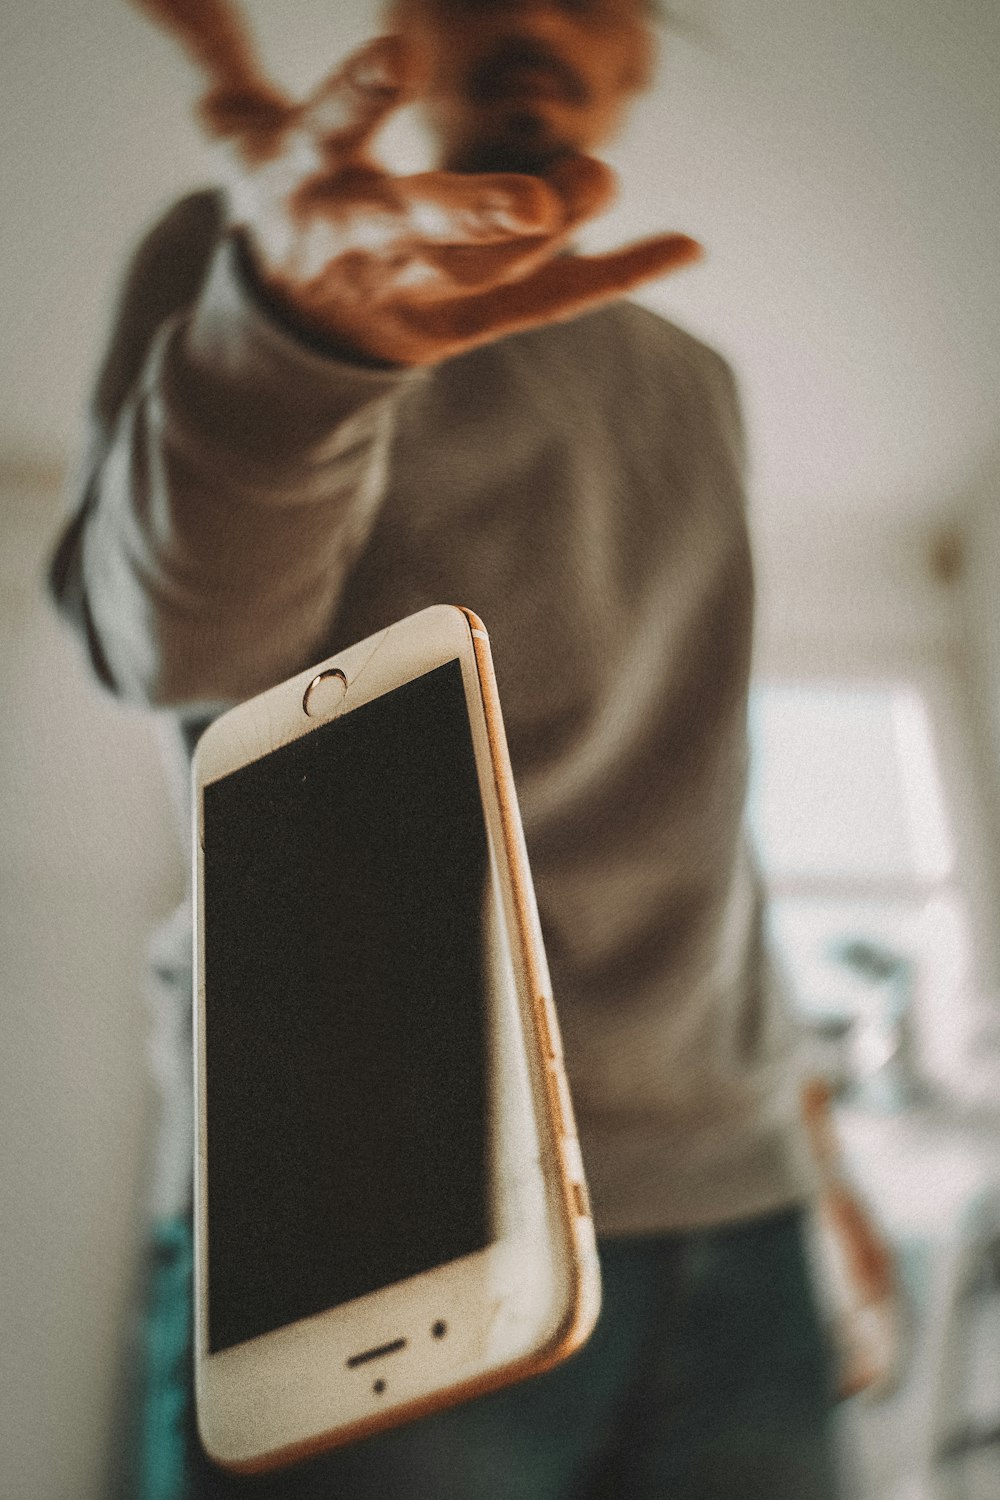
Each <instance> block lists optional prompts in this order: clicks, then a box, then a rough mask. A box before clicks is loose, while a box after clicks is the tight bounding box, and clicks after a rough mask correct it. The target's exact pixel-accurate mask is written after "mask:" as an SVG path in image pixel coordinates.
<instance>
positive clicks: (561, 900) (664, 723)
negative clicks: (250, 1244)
mask: <svg viewBox="0 0 1000 1500" xmlns="http://www.w3.org/2000/svg"><path fill="white" fill-rule="evenodd" d="M742 461H743V453H742V433H741V426H740V418H739V410H738V405H737V399H736V394H735V390H734V384H733V380H732V377H731V374H730V372H729V370H728V368H727V366H726V365H725V364H724V362H723V361H722V360H721V359H720V358H719V356H718V355H716V354H715V353H713V352H712V351H711V350H709V349H707V348H706V347H705V346H704V345H702V344H700V343H699V342H697V341H696V340H695V339H693V338H692V337H691V336H690V335H688V334H686V333H684V332H682V331H681V330H679V329H678V328H676V327H673V326H672V325H671V324H669V323H667V322H665V321H663V320H662V319H660V318H657V317H655V316H654V315H653V314H651V313H649V312H647V311H645V310H644V309H641V308H639V307H637V306H634V305H632V304H629V303H626V302H619V303H616V304H614V305H612V306H609V307H606V308H604V309H602V310H599V311H597V312H593V313H590V314H587V315H585V316H582V317H578V318H576V319H573V320H571V321H568V322H563V323H557V324H554V325H551V326H549V327H547V328H543V329H539V330H536V331H532V332H528V333H522V334H517V335H515V336H512V337H509V338H506V339H503V340H501V341H499V342H497V343H495V344H492V345H489V346H487V347H484V348H481V349H477V350H475V351H473V352H471V353H469V354H466V355H464V356H461V357H459V358H456V359H452V360H449V361H447V362H445V363H443V364H441V365H439V366H436V367H434V368H433V369H430V370H421V371H400V370H382V369H371V368H367V367H364V366H362V365H360V364H357V365H356V364H352V363H349V362H346V361H343V360H340V359H337V358H334V357H333V356H332V355H331V354H330V352H329V351H328V350H325V349H322V348H319V347H317V348H310V347H308V346H307V344H306V343H305V342H304V341H303V340H302V339H301V338H298V337H296V336H294V335H292V334H291V333H290V332H288V331H287V330H285V329H284V328H283V327H281V326H280V325H279V323H278V322H277V321H275V320H274V319H273V318H272V317H271V316H270V314H269V313H268V312H267V311H265V309H264V308H263V307H262V305H261V304H260V302H259V301H258V299H257V298H256V297H255V295H254V293H253V291H252V289H251V287H250V284H249V282H248V280H247V278H246V276H245V275H244V274H243V269H242V267H241V264H240V259H239V254H238V248H237V246H236V245H235V243H234V241H233V240H232V239H231V238H229V237H228V236H226V235H225V234H224V233H223V230H222V225H221V223H220V208H219V202H218V199H217V198H216V197H215V196H214V195H212V194H207V193H206V194H200V195H197V196H195V197H193V198H189V199H187V200H185V201H184V202H182V203H181V204H180V205H178V207H177V208H175V209H174V210H173V212H172V213H171V214H170V215H168V217H167V218H166V219H165V220H164V221H163V222H162V223H161V224H160V225H159V226H158V227H157V228H156V229H155V230H154V231H153V232H152V234H151V236H150V237H149V238H148V239H147V241H146V242H145V244H144V245H143V246H142V247H141V249H140V250H139V252H138V255H137V257H136V259H135V261H134V262H133V265H132V268H131V271H130V274H129V277H128V279H127V281H126V285H125V288H124V291H123V295H122V301H121V305H120V308H119V311H118V315H117V319H116V325H115V329H114V332H113V337H112V340H111V344H110V348H109V351H108V354H107V357H106V360H105V363H104V366H103V369H102V372H101V375H100V379H99V381H98V384H97V389H96V393H95V397H94V402H93V407H92V418H91V437H90V443H89V446H88V450H87V454H86V458H85V462H84V464H83V470H82V473H81V476H80V480H79V486H78V492H77V494H76V497H75V507H74V519H73V520H72V521H71V522H70V524H69V526H68V528H67V530H66V533H65V534H64V537H63V539H62V542H61V544H60V547H59V550H58V552H57V555H56V558H55V561H54V564H53V570H52V579H53V585H54V588H55V591H56V594H57V596H58V598H59V600H60V602H61V606H62V608H63V609H64V611H65V612H66V613H67V614H68V615H69V616H70V617H71V618H72V619H73V620H74V621H75V623H76V625H77V627H78V629H79V630H80V631H81V633H82V634H83V636H84V637H85V639H86V641H87V643H88V646H89V650H90V654H91V659H92V661H93V663H94V666H95V668H96V670H97V672H98V674H99V675H100V676H101V678H102V679H103V680H104V681H105V682H106V683H107V684H108V685H109V686H110V687H112V688H113V689H114V690H115V691H116V692H118V693H119V694H121V695H123V696H125V697H127V698H129V699H133V700H138V701H140V702H144V703H149V704H153V705H157V706H161V707H169V708H171V709H173V710H176V713H177V719H178V723H179V724H181V725H182V726H183V727H184V728H185V729H186V731H187V738H188V740H189V741H190V740H191V739H192V738H193V737H194V735H195V734H196V733H197V732H198V729H199V728H200V725H201V724H202V723H203V722H204V720H205V718H206V717H209V716H211V714H212V713H214V712H217V711H218V710H219V708H221V707H224V706H226V705H227V704H229V703H231V702H234V701H237V700H239V699H241V698H244V697H247V696H249V695H250V694H253V693H256V692H258V691H259V690H261V689H263V688H266V687H269V686H271V685H272V684H273V683H275V682H278V681H280V680H281V679H282V678H283V677H286V676H288V675H290V674H292V673H294V672H297V671H300V670H302V669H303V668H304V667H307V666H309V665H310V664H311V663H312V662H313V661H315V660H317V659H319V658H321V657H323V656H326V655H328V654H330V653H331V652H333V651H335V650H338V649H339V648H341V647H343V646H346V645H349V644H350V643H352V642H353V641H356V640H359V639H361V638H362V637H364V636H366V635H368V634H370V633H371V632H372V631H375V630H378V629H380V628H381V627H383V626H385V625H387V624H389V623H391V622H392V621H393V620H397V619H399V618H401V617H403V616H405V615H408V614H410V613H412V612H413V611H415V610H418V609H421V608H423V607H424V606H425V605H428V604H434V603H457V604H464V605H468V606H470V607H471V608H472V609H474V610H475V611H476V612H477V613H478V614H479V615H481V616H482V618H483V619H484V621H485V622H486V625H487V628H488V630H489V632H490V637H491V641H492V645H493V652H494V657H495V661H496V668H497V676H498V681H499V687H500V694H501V699H502V702H503V707H504V716H505V721H506V725H507V731H508V738H509V742H510V752H511V758H512V762H513V767H514V774H515V779H516V782H517V787H518V792H519V796H520V802H521V811H522V816H523V820H524V827H525V835H526V839H527V844H528V851H529V856H530V859H531V865H532V871H533V875H534V879H535V885H536V890H537V895H538V902H539V909H540V913H541V920H542V927H543V931H544V936H545V942H546V948H547V951H548V956H549V963H550V968H551V971H552V979H553V985H554V989H555V997H556V1004H557V1007H558V1010H559V1015H560V1021H561V1024H562V1028H563V1033H564V1041H565V1047H566V1056H567V1064H568V1069H569V1076H570V1081H571V1085H572V1089H573V1095H574V1100H575V1104H576V1109H577V1114H578V1121H579V1127H580V1135H581V1142H582V1145H583V1151H584V1157H585V1162H586V1167H587V1172H588V1178H589V1181H590V1186H591V1191H592V1195H593V1200H594V1210H595V1217H596V1221H597V1225H598V1228H599V1230H601V1231H603V1232H606V1233H607V1232H612V1233H645V1232H649V1231H657V1230H674V1229H681V1228H687V1227H694V1226H697V1225H702V1224H711V1223H719V1222H725V1221H727V1220H738V1219H743V1218H747V1217H751V1216H754V1215H757V1214H760V1213H764V1212H767V1211H769V1210H773V1209H777V1208H780V1207H783V1206H785V1205H787V1204H789V1203H791V1202H794V1201H796V1200H799V1199H801V1198H803V1197H804V1196H805V1195H806V1193H807V1192H808V1191H809V1186H810V1183H811V1175H810V1172H809V1168H808V1163H807V1155H806V1150H805V1147H804V1144H803V1140H802V1136H801V1131H800V1128H799V1124H798V1110H797V1101H796V1090H795V1079H794V1070H793V1056H792V1053H793V1048H792V1033H791V1026H790V1022H789V1019H788V1016H787V1014H786V1011H785V1007H784V1003H783V998H782V995H781V992H780V986H779V985H778V983H777V982H776V978H775V975H774V972H773V970H772V968H771V966H770V964H769V962H768V958H767V953H766V949H765V945H764V942H763V926H762V903H761V895H760V888H759V883H758V881H757V878H756V875H755V872H754V869H753V865H752V861H751V859H750V857H749V855H748V851H747V846H746V841H745V838H744V831H743V799H744V789H745V772H746V754H747V751H746V730H745V719H746V695H747V683H748V672H749V665H750V646H751V616H752V581H751V563H750V553H749V546H748V540H747V532H746V524H745V516H744V502H743V491H742V482H741V468H742ZM183 967H184V966H183V962H182V961H181V959H180V958H178V960H177V965H176V972H183ZM182 988H183V986H182ZM178 1003H179V1004H181V1005H185V1006H186V1005H187V1004H189V997H187V996H183V998H180V999H179V1000H178ZM178 1035H179V1036H181V1037H183V1035H184V1031H183V1028H179V1029H178ZM185 1072H186V1069H185V1068H184V1067H181V1068H180V1070H179V1072H178V1077H180V1076H181V1075H182V1074H184V1073H185ZM187 1108H188V1105H187V1103H186V1101H185V1102H184V1103H183V1104H182V1105H181V1111H182V1113H184V1112H186V1110H187ZM184 1170H186V1166H185V1168H184Z"/></svg>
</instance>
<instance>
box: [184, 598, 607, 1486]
mask: <svg viewBox="0 0 1000 1500" xmlns="http://www.w3.org/2000/svg"><path fill="white" fill-rule="evenodd" d="M455 658H457V659H458V660H459V662H460V663H461V669H462V677H463V682H464V685H465V693H466V702H467V705H468V709H469V723H470V727H471V732H472V741H473V748H474V753H475V760H476V766H477V771H478V776H479V784H480V788H481V791H482V796H483V807H484V814H485V822H486V828H487V836H488V843H489V848H490V862H491V869H492V872H493V876H494V890H495V891H496V892H497V902H496V907H497V910H496V915H497V919H498V922H499V926H500V929H502V931H501V933H500V943H499V946H500V947H501V948H502V949H503V955H502V956H501V957H500V958H499V959H498V962H501V963H503V964H504V966H505V974H507V975H508V978H509V988H510V995H511V1003H510V1004H509V1005H507V1004H506V1003H505V1005H504V1008H503V1015H502V1016H500V1017H498V1018H497V1019H498V1020H499V1021H500V1025H499V1029H498V1032H497V1035H498V1037H499V1038H500V1040H499V1042H498V1044H497V1055H498V1056H503V1058H504V1082H503V1089H502V1091H501V1090H498V1091H497V1093H498V1097H499V1096H502V1098H503V1100H504V1101H505V1102H504V1104H503V1106H502V1108H503V1110H504V1120H503V1139H504V1141H505V1142H506V1143H507V1144H506V1145H505V1147H504V1149H505V1151H508V1152H509V1159H507V1158H505V1160H506V1166H505V1174H506V1175H505V1178H504V1181H505V1185H506V1189H507V1191H508V1197H507V1199H506V1200H505V1207H504V1208H503V1210H502V1212H501V1214H500V1219H501V1222H502V1225H503V1228H502V1233H501V1237H500V1238H499V1239H498V1240H497V1241H495V1242H494V1243H493V1244H491V1245H489V1246H487V1247H486V1248H485V1249H483V1250H479V1251H476V1252H474V1253H473V1254H471V1255H466V1256H463V1257H462V1258H461V1259H459V1260H456V1261H452V1262H450V1263H448V1264H446V1265H443V1266H439V1267H436V1268H434V1269H433V1270H430V1271H425V1272H423V1273H421V1274H420V1275H418V1276H415V1277H411V1278H409V1279H408V1280H406V1281H403V1282H400V1283H397V1284H396V1285H394V1286H390V1287H386V1288H383V1289H381V1290H379V1291H378V1292H375V1293H372V1294H370V1295H368V1296H365V1297H359V1298H357V1299H355V1300H354V1301H352V1302H349V1303H346V1304H342V1305H341V1306H339V1307H335V1308H332V1309H329V1310H328V1311H325V1312H322V1313H319V1314H317V1315H315V1316H313V1317H310V1318H306V1319H303V1320H301V1321H300V1322H297V1323H294V1324H291V1325H289V1326H287V1327H284V1328H281V1329H278V1330H276V1331H274V1332H272V1333H268V1334H264V1335H261V1336H260V1337H257V1338H254V1339H250V1340H248V1341H247V1342H246V1343H243V1344H240V1345H237V1346H236V1347H234V1348H231V1349H225V1350H222V1351H218V1352H216V1353H209V1351H208V1345H207V1295H208V1287H207V1279H208V1278H207V1246H206V1205H207V1155H206V1151H207V1142H206V1099H205V1059H204V1009H205V985H204V924H203V920H202V899H201V893H202V891H203V870H204V847H203V846H204V839H203V828H202V795H201V793H202V788H203V787H204V786H205V785H206V784H208V783H210V782H212V781H215V780H217V779H218V778H219V777H221V776H224V775H226V774H228V773H229V772H231V771H234V770H236V769H238V768H239V767H240V766H243V765H246V764H248V763H249V762H251V761H254V760H257V759H259V758H260V757H262V756H263V755H266V754H268V753H269V752H271V751H273V750H276V749H278V748H280V747H281V746H283V745H286V744H288V743H290V742H291V741H292V740H295V739H297V738H299V737H300V736H301V735H303V734H308V733H309V732H310V731H311V730H313V729H315V728H317V727H318V725H319V723H323V722H327V720H326V719H320V720H316V719H313V718H310V717H309V715H308V714H307V713H306V712H305V711H304V699H305V695H306V693H307V690H308V688H309V685H310V683H311V682H312V681H313V680H314V679H315V677H316V676H317V675H318V674H319V673H321V672H324V671H330V670H332V669H336V670H337V671H338V672H339V673H342V674H343V676H344V678H345V680H346V683H347V691H346V694H345V696H344V698H343V700H342V702H341V704H340V705H339V706H338V707H337V708H336V709H335V710H334V712H333V713H332V714H330V715H329V717H337V716H339V715H340V714H343V713H349V712H351V711H352V710H353V709H355V708H357V707H360V706H361V705H362V704H364V703H367V702H369V701H371V700H372V699H374V698H376V697H379V696H380V695H381V694H383V693H385V692H388V691H391V690H392V689H393V688H395V687H399V686H402V685H403V684H404V683H405V682H408V681H411V680H412V679H413V678H415V677H418V676H421V675H422V674H424V673H425V672H428V671H431V670H433V668H434V667H436V666H439V665H442V664H443V663H444V662H446V661H450V660H453V659H455ZM193 786H194V796H193V821H194V838H193V849H194V889H195V902H194V909H195V928H196V930H195V990H194V1006H195V1015H194V1021H195V1108H196V1133H195V1142H196V1161H195V1288H196V1296H195V1388H196V1402H197V1413H198V1425H199V1431H200V1434H201V1438H202V1441H203V1443H204V1445H205V1448H206V1451H207V1452H208V1453H209V1455H210V1456H211V1457H212V1458H213V1459H215V1461H217V1462H219V1463H221V1464H223V1465H225V1466H227V1467H230V1468H233V1469H237V1470H244V1471H252V1470H257V1469H261V1468H266V1467H271V1466H273V1465H274V1464H277V1463H281V1462H287V1461H291V1460H292V1459H294V1458H296V1457H298V1456H304V1455H306V1454H308V1453H311V1452H315V1451H318V1450H320V1449H322V1448H324V1447H328V1446H332V1445H333V1444H335V1443H337V1442H343V1441H348V1440H350V1439H351V1438H354V1437H360V1436H363V1435H365V1434H367V1433H368V1432H371V1431H375V1430H378V1429H379V1428H382V1427H386V1426H389V1425H393V1424H394V1423H396V1422H399V1421H402V1420H406V1419H407V1418H409V1417H412V1416H415V1415H419V1414H421V1413H422V1412H428V1411H431V1410H434V1409H436V1408H438V1407H441V1406H444V1405H448V1404H451V1403H452V1402H454V1401H455V1400H459V1399H462V1398H463V1397H464V1396H467V1395H472V1394H476V1393H477V1392H479V1391H485V1390H488V1389H491V1388H494V1387H496V1386H498V1385H501V1384H505V1383H507V1382H508V1381H510V1380H512V1379H516V1378H518V1377H519V1376H521V1375H527V1374H531V1373H535V1372H536V1371H539V1370H541V1369H544V1368H547V1367H548V1366H549V1365H551V1364H554V1363H556V1362H557V1361H558V1360H559V1359H560V1358H562V1357H564V1356H565V1355H566V1354H568V1353H570V1352H572V1350H573V1349H574V1348H576V1347H577V1346H578V1344H579V1343H580V1342H582V1340H583V1339H584V1338H585V1337H586V1335H587V1333H588V1332H589V1330H590V1328H591V1326H592V1324H593V1321H594V1319H595V1318H596V1313H597V1306H598V1302H599V1281H598V1272H597V1261H596V1250H595V1247H594V1239H593V1225H592V1222H591V1220H590V1218H589V1212H588V1209H587V1201H586V1190H585V1187H584V1183H583V1173H582V1167H581V1164H580V1158H579V1148H578V1146H577V1142H576V1137H575V1132H574V1127H573V1123H572V1110H571V1107H570V1105H569V1101H568V1092H567V1089H566V1083H565V1077H564V1075H563V1070H562V1061H561V1049H560V1046H559V1038H558V1027H557V1024H556V1021H555V1016H554V1012H553V1009H552V1000H551V993H550V989H549V984H548V975H547V971H546V969H545V960H544V951H543V949H542V945H541V937H540V930H539V926H538V918H537V911H536V908H535V902H534V895H533V892H532V889H531V881H530V874H529V873H528V867H527V861H526V857H525V854H524V847H523V835H522V833H521V828H520V819H519V815H518V812H517V805H516V798H515V797H514V794H513V783H512V780H511V778H510V770H509V762H508V761H507V758H506V748H505V743H504V740H503V730H502V722H501V720H500V712H499V704H498V702H497V700H496V692H495V683H494V682H493V677H492V666H491V662H490V658H489V646H488V640H487V637H486V632H485V630H484V629H483V627H482V623H481V622H480V621H478V620H477V619H476V617H475V616H473V615H471V614H470V613H469V612H468V611H465V610H461V609H458V608H455V607H452V606H434V607H432V608H430V609H427V610H423V611H421V613H420V614H418V615H413V616H411V617H409V619H407V620H403V621H400V622H399V623H397V624H395V625H392V626H389V627H388V628H387V629H385V630H383V631H381V632H379V633H378V634H377V635H375V636H372V637H370V638H369V639H368V640H366V641H363V642H360V643H359V644H358V645H356V646H352V647H350V648H349V649H347V650H346V651H342V652H339V653H337V655H336V656H333V657H330V658H328V659H327V660H326V661H323V662H320V663H318V664H316V666H314V667H312V668H310V669H309V670H308V671H306V672H303V673H300V674H298V675H297V676H296V677H293V678H291V679H289V680H288V681H287V682H284V683H281V684H280V685H279V686H277V687H275V688H273V689H270V690H269V691H268V692H266V693H263V694H261V695H259V696H258V697H257V698H254V699H252V700H250V701H249V702H248V703H245V704H242V705H240V706H239V707H237V708H235V709H233V710H231V711H230V712H229V713H227V714H225V715H224V716H223V717H222V718H221V719H218V720H217V721H216V722H215V723H214V724H213V725H212V726H211V727H210V728H209V729H208V730H207V731H206V733H205V735H203V737H202V739H201V740H200V741H199V744H198V748H197V751H196V755H195V762H194V769H193ZM505 993H506V990H505ZM438 1322H444V1323H445V1324H446V1325H447V1330H448V1332H447V1336H446V1337H443V1338H436V1337H435V1336H434V1334H433V1332H432V1331H431V1330H432V1328H433V1326H434V1325H435V1324H436V1323H438ZM400 1338H404V1339H405V1340H406V1343H405V1347H403V1348H399V1347H398V1341H399V1340H400ZM380 1348H386V1349H387V1352H386V1354H385V1355H384V1356H379V1355H377V1354H373V1355H371V1356H370V1357H366V1358H365V1359H364V1360H362V1361H360V1362H356V1363H354V1364H353V1365H349V1364H348V1363H347V1362H348V1361H349V1360H351V1359H352V1358H353V1357H355V1356H357V1354H358V1353H365V1352H366V1351H373V1350H374V1351H377V1350H379V1349H380ZM380 1384H381V1388H380Z"/></svg>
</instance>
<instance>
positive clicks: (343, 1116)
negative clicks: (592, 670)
mask: <svg viewBox="0 0 1000 1500" xmlns="http://www.w3.org/2000/svg"><path fill="white" fill-rule="evenodd" d="M204 841H205V857H204V903H205V907H204V911H205V916H204V923H205V993H206V1006H205V1017H206V1019H205V1034H206V1087H207V1143H208V1270H209V1307H208V1325H209V1348H210V1349H211V1350H212V1351H213V1352H214V1351H215V1350H219V1349H225V1348H228V1347H230V1346H231V1345H233V1344H238V1343H241V1342H242V1341H243V1340H245V1339H249V1338H252V1337H254V1336H256V1335H258V1334H262V1333H266V1332H268V1331H270V1330H272V1329H275V1328H279V1327H281V1326H283V1325H284V1324H287V1323H291V1322H294V1321H296V1320H297V1319H299V1318H304V1317H308V1316H310V1315H311V1314H314V1313H318V1312H321V1311H323V1310H324V1309H326V1308H329V1307H333V1306H336V1305H337V1304H339V1303H342V1302H346V1301H348V1300H350V1299H351V1298H352V1297H357V1296H360V1295H363V1294H365V1293H368V1292H372V1291H375V1290H376V1289H378V1288H379V1287H382V1286H387V1285H389V1284H391V1283H392V1282H395V1281H399V1280H401V1279H402V1278H404V1277H407V1276H411V1275H414V1274H416V1273H417V1272H420V1271H424V1270H429V1269H430V1268H432V1267H434V1266H437V1265H441V1264H443V1263H445V1262H446V1261H449V1260H453V1259H455V1258H457V1257H458V1256H460V1255H464V1254H466V1253H468V1252H470V1251H472V1250H476V1249H480V1248H482V1247H483V1246H484V1245H486V1244H487V1243H488V1242H489V1238H490V1234H489V1222H490V1220H489V1194H488V1181H487V1175H488V1173H487V1166H488V1158H487V1147H488V1141H487V1077H486V1060H487V1036H486V998H485V994H484V974H485V965H484V946H483V944H484V940H483V933H482V931H481V927H482V918H483V907H484V892H485V889H486V881H487V876H488V860H487V845H486V831H485V826H484V822H483V812H482V805H481V801H480V794H479V787H478V783H477V779H476V771H475V764H474V760H473V749H472V741H471V736H470V731H469V725H468V720H467V714H466V707H465V696H464V691H463V686H462V678H461V669H460V666H459V663H458V662H457V661H454V662H448V663H446V664H445V665H444V666H442V667H438V668H436V669H435V670H434V671H431V672H428V673H426V674H425V675H423V676H421V677H419V678H417V679H416V680H414V681H412V682H410V683H407V684H406V685H405V686H403V687H400V688H397V689H395V690H394V691H392V692H390V693H388V694H386V695H385V696H383V697H380V698H377V699H375V700H374V701H373V702H370V703H368V704H365V705H363V706H361V707H360V708H357V709H355V710H353V711H352V712H350V713H347V714H345V715H344V716H343V717H342V718H338V719H334V720H332V721H331V722H330V723H328V724H325V725H323V726H322V727H320V728H318V729H316V730H314V731H312V732H311V733H309V734H306V735H304V736H303V737H302V738H301V739H299V740H296V741H295V742H294V743H292V744H290V745H288V746H286V747H284V748H282V749H280V750H277V751H275V752H273V753H271V754H269V755H266V756H264V757H263V758H262V759H260V760H257V761H255V762H253V763H252V764H249V765H247V766H244V767H242V768H241V769H240V770H238V771H235V772H233V773H232V774H230V775H227V776H225V777H223V778H222V779H221V780H219V781H216V782H213V783H212V784H210V785H208V786H206V787H205V788H204Z"/></svg>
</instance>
